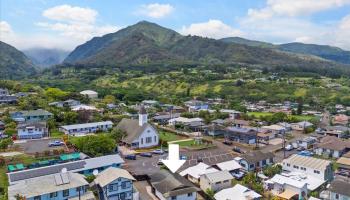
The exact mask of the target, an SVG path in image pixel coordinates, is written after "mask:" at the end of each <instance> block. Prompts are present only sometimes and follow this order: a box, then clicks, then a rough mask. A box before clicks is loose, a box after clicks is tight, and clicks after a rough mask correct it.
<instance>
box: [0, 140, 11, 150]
mask: <svg viewBox="0 0 350 200" xmlns="http://www.w3.org/2000/svg"><path fill="white" fill-rule="evenodd" d="M12 144H13V140H12V138H6V139H2V140H0V149H1V150H5V149H7V148H8V146H9V145H12Z"/></svg>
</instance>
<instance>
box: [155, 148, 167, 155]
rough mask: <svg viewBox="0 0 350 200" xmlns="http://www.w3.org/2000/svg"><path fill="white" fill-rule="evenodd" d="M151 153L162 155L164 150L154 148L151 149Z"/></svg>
mask: <svg viewBox="0 0 350 200" xmlns="http://www.w3.org/2000/svg"><path fill="white" fill-rule="evenodd" d="M152 153H153V154H159V155H163V154H164V153H165V152H164V151H163V150H162V149H156V150H153V151H152Z"/></svg>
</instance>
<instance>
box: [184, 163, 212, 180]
mask: <svg viewBox="0 0 350 200" xmlns="http://www.w3.org/2000/svg"><path fill="white" fill-rule="evenodd" d="M217 171H218V170H217V169H215V168H212V167H210V166H209V165H207V164H205V163H202V162H200V163H198V164H197V165H195V166H192V167H189V168H187V169H185V170H184V171H182V172H180V175H181V176H186V175H191V176H192V177H194V178H197V179H198V178H199V177H200V176H201V175H202V174H206V173H211V172H217Z"/></svg>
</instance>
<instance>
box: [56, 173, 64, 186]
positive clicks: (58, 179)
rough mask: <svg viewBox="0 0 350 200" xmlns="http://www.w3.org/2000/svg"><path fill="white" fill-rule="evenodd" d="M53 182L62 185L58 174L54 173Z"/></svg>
mask: <svg viewBox="0 0 350 200" xmlns="http://www.w3.org/2000/svg"><path fill="white" fill-rule="evenodd" d="M55 182H56V185H62V184H63V182H62V178H61V176H60V174H55Z"/></svg>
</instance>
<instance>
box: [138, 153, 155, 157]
mask: <svg viewBox="0 0 350 200" xmlns="http://www.w3.org/2000/svg"><path fill="white" fill-rule="evenodd" d="M140 156H142V157H149V158H150V157H152V154H151V153H149V152H144V153H140Z"/></svg>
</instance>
